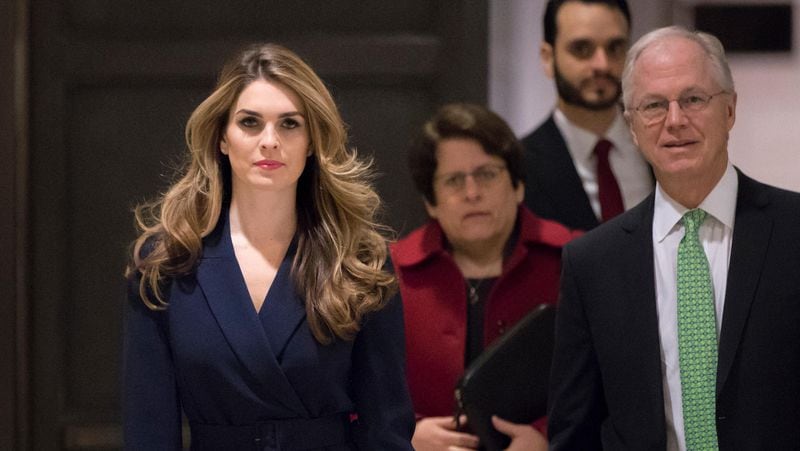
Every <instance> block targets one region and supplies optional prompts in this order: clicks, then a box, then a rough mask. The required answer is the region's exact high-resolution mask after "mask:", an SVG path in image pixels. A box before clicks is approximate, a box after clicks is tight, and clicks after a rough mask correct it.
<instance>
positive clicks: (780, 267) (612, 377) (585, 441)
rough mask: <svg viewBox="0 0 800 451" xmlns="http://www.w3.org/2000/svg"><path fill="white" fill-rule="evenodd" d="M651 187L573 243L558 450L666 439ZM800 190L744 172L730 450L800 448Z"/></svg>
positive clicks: (565, 288)
mask: <svg viewBox="0 0 800 451" xmlns="http://www.w3.org/2000/svg"><path fill="white" fill-rule="evenodd" d="M653 199H654V196H653V195H651V196H650V197H649V198H647V199H646V200H645V201H644V202H642V203H641V204H640V205H638V206H637V207H635V208H634V209H632V210H630V211H628V212H627V213H625V214H623V215H621V216H619V217H618V218H615V219H614V220H612V221H609V222H608V223H606V224H603V225H602V226H600V227H598V228H597V229H595V230H593V231H592V232H590V233H588V234H587V235H585V236H584V237H582V238H579V239H577V240H575V241H573V242H572V243H571V244H568V245H567V247H566V248H565V250H564V256H563V258H562V265H563V274H562V279H561V284H562V285H561V298H560V300H559V311H558V319H557V325H556V348H555V358H554V363H553V367H552V368H553V370H552V375H551V393H550V411H549V426H548V432H549V435H550V440H551V447H552V448H551V449H553V450H592V449H600V448H601V447H602V448H604V449H611V450H628V449H630V450H663V449H665V447H666V432H665V430H666V428H665V418H664V417H665V415H664V399H663V389H662V376H661V359H660V347H659V336H658V318H657V314H656V299H655V298H656V294H655V287H654V269H653V244H652V221H653ZM798 425H800V194H798V193H790V192H788V191H783V190H780V189H777V188H773V187H769V186H767V185H764V184H761V183H759V182H756V181H754V180H752V179H750V178H748V177H746V176H745V175H743V174H741V173H740V174H739V192H738V197H737V203H736V219H735V223H734V232H733V241H732V248H731V257H730V266H729V270H728V282H727V291H726V299H725V308H724V313H723V318H722V330H721V336H720V343H719V363H718V370H717V432H718V437H719V444H720V449H722V450H730V449H737V450H767V449H769V450H784V449H800V427H798Z"/></svg>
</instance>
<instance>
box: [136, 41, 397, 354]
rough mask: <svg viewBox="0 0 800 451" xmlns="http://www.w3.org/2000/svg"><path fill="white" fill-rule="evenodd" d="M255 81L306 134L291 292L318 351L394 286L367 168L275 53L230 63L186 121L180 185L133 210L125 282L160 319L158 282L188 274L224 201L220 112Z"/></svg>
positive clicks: (329, 110)
mask: <svg viewBox="0 0 800 451" xmlns="http://www.w3.org/2000/svg"><path fill="white" fill-rule="evenodd" d="M259 79H264V80H267V81H270V82H277V83H280V84H282V85H284V86H286V87H288V88H289V89H291V90H292V91H294V93H295V94H297V96H298V97H299V98H300V101H301V102H302V104H303V109H304V110H305V114H306V120H307V123H308V127H309V138H310V142H311V144H310V145H311V149H312V155H311V156H310V157H309V158H308V161H307V164H306V168H305V170H304V171H303V174H302V175H301V176H300V180H299V182H298V188H297V223H298V232H297V234H298V243H297V253H296V254H295V257H294V261H293V265H292V278H293V282H294V285H295V287H296V289H297V291H298V293H301V294H303V295H304V298H305V308H306V313H307V317H308V322H309V326H310V328H311V331H312V332H313V334H314V337H315V338H316V339H317V341H319V342H320V343H323V344H325V343H329V342H331V341H332V340H333V339H334V338H335V337H338V338H340V339H345V340H347V339H352V338H353V337H354V336H355V334H356V332H358V330H359V328H360V324H361V322H362V319H363V317H364V315H365V314H367V313H369V312H372V311H375V310H378V309H380V308H381V307H382V306H383V304H384V303H385V301H386V300H387V299H388V298H389V297H390V296H391V295H392V294H393V293H394V292H395V290H396V280H395V277H394V276H393V275H392V274H391V273H389V272H387V271H385V270H384V269H383V267H384V264H385V263H386V259H387V251H386V244H385V239H384V236H383V235H382V234H381V232H388V229H386V228H385V227H384V226H382V225H380V224H378V223H377V222H376V219H375V217H376V214H377V211H378V209H379V207H380V199H379V197H378V195H377V193H376V192H375V191H374V189H373V187H372V172H371V164H372V162H371V160H366V161H365V160H361V159H359V158H358V157H357V155H356V153H355V150H353V149H349V148H348V147H347V132H346V130H345V125H344V122H343V121H342V119H341V116H340V115H339V111H338V110H337V108H336V105H335V103H334V101H333V98H332V97H331V95H330V93H329V92H328V90H327V88H326V87H325V85H324V84H323V82H322V80H320V79H319V77H318V76H317V75H316V74H315V73H314V71H313V70H312V69H311V68H310V67H309V66H308V65H307V64H306V63H304V62H303V61H302V60H301V59H300V58H299V57H298V56H297V55H295V54H294V53H293V52H291V51H289V50H288V49H286V48H284V47H281V46H279V45H274V44H262V45H256V46H253V47H250V48H248V49H245V50H244V51H242V52H241V53H239V54H238V55H237V56H236V57H235V58H234V59H232V60H231V61H230V62H228V63H227V64H226V65H225V67H224V68H223V70H222V72H221V74H220V78H219V81H218V82H217V86H216V88H215V89H214V92H212V93H211V95H210V96H209V97H208V98H207V99H206V100H204V101H203V102H202V103H201V104H200V105H199V106H198V107H197V108H196V109H195V110H194V112H193V113H192V115H191V117H190V118H189V121H188V122H187V124H186V144H187V147H188V150H189V158H188V161H187V163H186V165H185V167H184V169H183V170H182V172H181V174H182V175H181V176H180V178H179V180H177V182H175V183H174V184H173V185H172V186H171V187H170V188H169V189H168V190H167V191H166V193H164V194H163V195H162V196H161V197H160V198H159V199H158V200H156V201H154V202H151V203H145V204H142V205H139V206H137V207H136V208H135V210H134V212H135V217H136V223H137V225H138V227H139V229H140V230H141V235H140V236H139V237H138V238H137V239H136V240H135V241H134V243H133V255H132V262H131V263H130V264H129V266H128V269H127V271H126V275H127V276H128V277H132V276H135V275H140V276H141V279H140V281H139V293H140V296H141V298H142V300H143V301H144V303H145V304H146V305H147V306H148V307H149V308H151V309H154V310H159V309H165V308H167V305H168V300H167V299H165V297H164V295H163V292H162V282H164V281H165V280H166V279H168V278H173V277H180V276H182V275H186V274H189V273H191V272H192V271H193V270H194V268H195V266H196V265H197V263H198V259H199V258H200V257H201V254H202V248H203V243H202V240H203V238H204V237H205V236H207V235H208V234H210V233H211V232H212V231H213V230H214V228H215V227H216V225H217V222H218V220H219V217H220V214H221V213H222V211H223V205H224V204H225V203H226V202H228V201H230V196H231V187H230V177H231V175H230V171H231V169H230V163H229V161H228V158H227V156H225V155H223V154H222V153H221V152H220V149H219V144H220V141H221V138H222V136H223V133H224V130H225V127H226V125H227V121H228V114H229V111H230V109H231V108H233V106H234V104H235V102H236V100H237V99H238V97H239V94H240V93H241V92H242V90H243V89H244V88H245V87H246V86H247V85H249V84H250V83H252V82H253V81H255V80H259ZM143 247H144V249H143ZM137 273H138V274H137Z"/></svg>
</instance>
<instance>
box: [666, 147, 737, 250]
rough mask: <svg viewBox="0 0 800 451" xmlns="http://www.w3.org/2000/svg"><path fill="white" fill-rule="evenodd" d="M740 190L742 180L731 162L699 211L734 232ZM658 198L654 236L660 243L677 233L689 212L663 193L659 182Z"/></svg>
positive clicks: (701, 204) (699, 206)
mask: <svg viewBox="0 0 800 451" xmlns="http://www.w3.org/2000/svg"><path fill="white" fill-rule="evenodd" d="M738 190H739V178H738V177H737V175H736V171H735V170H734V169H733V165H732V164H731V162H730V161H728V166H727V168H725V173H724V174H723V175H722V178H721V179H720V180H719V182H717V184H716V186H714V189H712V190H711V192H710V193H708V196H706V198H705V199H703V201H702V202H700V205H698V207H697V208H702V209H703V210H705V211H706V213H708V214H709V215H711V216H712V217H713V218H714V219H716V220H717V221H719V222H721V223H722V224H723V225H724V226H725V227H728V228H730V229H733V222H734V217H735V215H736V194H737V192H738ZM655 196H656V197H655V207H654V210H653V237H654V238H655V239H656V240H657V241H658V242H661V241H663V240H664V238H666V237H667V235H669V234H670V233H671V232H672V231H673V230H675V226H676V225H677V224H678V223H679V222H680V220H681V218H683V215H684V213H686V212H687V211H689V209H688V208H686V207H684V206H683V205H681V204H680V203H678V201H676V200H675V199H673V198H671V197H670V196H669V194H667V193H666V192H664V190H663V189H662V188H661V184H660V183H656V191H655Z"/></svg>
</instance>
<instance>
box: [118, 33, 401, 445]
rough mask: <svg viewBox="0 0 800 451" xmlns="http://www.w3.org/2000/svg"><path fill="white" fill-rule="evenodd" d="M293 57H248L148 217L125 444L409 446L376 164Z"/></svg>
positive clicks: (127, 340) (262, 53) (207, 112)
mask: <svg viewBox="0 0 800 451" xmlns="http://www.w3.org/2000/svg"><path fill="white" fill-rule="evenodd" d="M346 141H347V136H346V132H345V128H344V124H343V122H342V120H341V117H340V116H339V113H338V111H337V109H336V106H335V104H334V102H333V99H332V98H331V96H330V94H329V92H328V91H327V89H326V88H325V86H324V84H323V83H322V81H321V80H320V79H319V77H317V75H316V74H315V73H314V72H313V71H312V69H311V68H310V67H308V66H307V65H306V64H305V63H304V62H303V61H302V60H301V59H300V58H299V57H297V55H295V54H294V53H292V52H290V51H289V50H287V49H285V48H283V47H280V46H277V45H271V44H265V45H258V46H254V47H251V48H248V49H246V50H244V51H243V52H241V53H240V54H238V55H237V56H236V57H235V58H234V59H232V60H231V61H230V62H229V63H228V64H227V65H226V66H225V67H224V68H223V70H222V73H221V75H220V78H219V81H218V83H217V86H216V88H215V90H214V91H213V92H212V94H211V95H210V96H209V97H208V98H207V99H206V100H205V101H203V102H202V103H201V104H200V105H199V106H198V107H197V108H196V109H195V111H194V112H193V113H192V115H191V117H190V118H189V121H188V123H187V126H186V142H187V147H188V151H189V158H188V162H187V164H186V167H185V169H184V170H183V172H182V176H181V177H180V178H179V179H178V180H177V181H176V182H175V183H174V184H173V185H172V186H171V187H170V188H169V189H168V190H167V191H166V192H165V193H164V194H163V195H162V197H161V198H159V199H158V200H156V201H155V202H153V203H150V204H145V205H141V206H139V207H137V209H136V219H137V223H138V225H139V228H140V229H141V234H140V236H139V237H138V238H137V239H136V241H135V242H134V246H133V253H132V258H131V263H130V265H129V267H128V270H127V276H128V281H129V296H128V298H129V299H128V302H127V303H126V309H125V334H124V384H123V385H124V389H123V405H124V406H123V414H124V425H125V447H126V449H142V450H159V449H179V448H180V447H181V417H182V415H183V416H185V417H186V418H187V419H188V423H189V428H190V433H191V447H192V449H195V450H226V449H231V450H233V449H236V450H238V449H259V450H260V449H281V450H300V449H304V450H305V449H326V450H353V449H370V450H373V449H381V450H394V449H398V450H399V449H403V450H406V449H411V445H410V437H411V434H412V433H413V427H414V415H413V412H412V409H411V406H410V401H409V397H408V390H407V387H406V382H405V370H404V360H403V359H404V338H403V322H402V307H401V303H400V302H399V299H398V298H397V296H396V291H397V290H396V281H395V278H394V276H393V275H392V274H391V273H390V272H388V271H387V270H386V268H387V265H388V261H387V249H386V244H385V240H384V238H383V236H382V235H381V233H380V231H381V227H380V226H379V225H378V224H376V222H375V219H374V218H375V214H376V211H377V209H378V207H379V205H380V201H379V198H378V196H377V194H376V193H375V191H374V190H373V188H372V186H371V182H370V175H371V173H370V165H369V162H365V161H362V160H360V159H359V158H357V156H356V154H355V152H354V151H353V150H351V149H348V148H347V146H346Z"/></svg>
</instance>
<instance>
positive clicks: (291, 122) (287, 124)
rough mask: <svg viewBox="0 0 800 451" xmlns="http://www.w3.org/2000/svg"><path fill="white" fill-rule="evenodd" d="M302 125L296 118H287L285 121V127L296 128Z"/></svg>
mask: <svg viewBox="0 0 800 451" xmlns="http://www.w3.org/2000/svg"><path fill="white" fill-rule="evenodd" d="M299 126H300V122H298V121H297V120H296V119H286V120H284V121H283V128H296V127H299Z"/></svg>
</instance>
